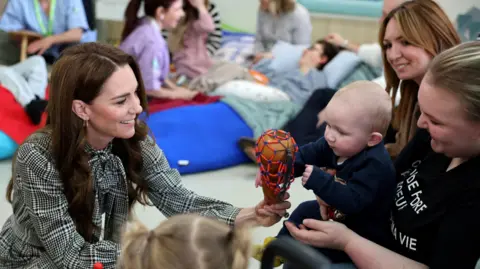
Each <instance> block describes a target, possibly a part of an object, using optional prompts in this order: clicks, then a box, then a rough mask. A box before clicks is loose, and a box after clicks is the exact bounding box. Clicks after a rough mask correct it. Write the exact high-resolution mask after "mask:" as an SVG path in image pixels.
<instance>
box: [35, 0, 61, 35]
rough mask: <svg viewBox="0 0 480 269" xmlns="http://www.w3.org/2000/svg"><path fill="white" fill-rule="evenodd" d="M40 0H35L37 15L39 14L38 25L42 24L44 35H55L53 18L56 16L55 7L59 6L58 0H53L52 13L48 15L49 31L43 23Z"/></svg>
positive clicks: (51, 4)
mask: <svg viewBox="0 0 480 269" xmlns="http://www.w3.org/2000/svg"><path fill="white" fill-rule="evenodd" d="M38 1H39V0H33V3H34V4H35V15H36V16H37V21H38V25H39V26H40V29H41V30H42V34H43V35H44V36H50V35H53V20H54V17H55V7H56V6H57V5H56V4H57V0H51V3H50V14H49V16H48V32H47V29H46V28H45V25H44V24H43V19H42V10H41V9H40V3H39V2H38Z"/></svg>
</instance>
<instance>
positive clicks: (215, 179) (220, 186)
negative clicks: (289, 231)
mask: <svg viewBox="0 0 480 269" xmlns="http://www.w3.org/2000/svg"><path fill="white" fill-rule="evenodd" d="M10 169H11V162H10V161H6V162H0V225H3V223H4V222H5V220H6V219H7V218H8V216H9V215H10V214H11V213H12V210H11V207H10V204H8V203H7V201H6V200H5V189H6V186H7V183H8V180H9V179H10V175H11V170H10ZM256 169H257V168H256V166H254V165H248V164H245V165H240V166H237V167H233V168H228V169H224V170H219V171H214V172H207V173H200V174H193V175H187V176H185V177H184V179H183V182H184V184H185V186H186V187H187V188H189V189H191V190H194V191H196V192H197V193H199V194H202V195H206V196H210V197H214V198H217V199H221V200H224V201H227V202H230V203H232V204H234V205H236V206H239V207H247V206H253V205H255V204H256V203H257V202H258V201H260V199H262V198H263V193H262V190H261V189H256V188H255V186H254V178H255V173H256ZM290 194H291V202H292V207H293V208H294V207H295V206H296V205H298V204H299V203H300V202H302V201H304V200H306V199H312V198H313V196H312V194H309V193H308V192H307V191H306V190H305V189H303V187H302V186H301V184H300V181H299V180H296V181H295V182H294V184H293V185H292V188H291V190H290ZM135 213H136V214H137V216H138V218H139V219H140V220H141V221H143V222H144V223H145V224H146V225H147V226H148V227H150V228H153V227H155V226H156V225H158V223H160V222H161V221H162V220H164V219H165V217H164V216H163V215H162V214H161V213H160V212H159V211H158V210H157V209H156V208H155V207H142V206H137V207H136V208H135ZM280 227H281V224H280V223H279V224H276V225H274V226H273V227H269V228H256V229H255V230H254V231H253V241H254V243H261V242H262V241H263V238H264V237H266V236H272V235H275V234H276V233H277V232H278V230H279V229H280ZM250 260H251V262H250V266H249V269H254V268H259V267H260V263H259V262H257V261H256V260H254V259H250Z"/></svg>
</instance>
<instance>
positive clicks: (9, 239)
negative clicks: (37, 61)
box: [0, 133, 240, 269]
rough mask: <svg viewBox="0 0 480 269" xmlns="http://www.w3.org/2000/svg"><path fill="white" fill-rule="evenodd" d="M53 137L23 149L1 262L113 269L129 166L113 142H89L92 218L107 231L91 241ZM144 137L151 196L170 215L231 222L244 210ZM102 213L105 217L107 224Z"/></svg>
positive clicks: (0, 235) (34, 139) (1, 236)
mask: <svg viewBox="0 0 480 269" xmlns="http://www.w3.org/2000/svg"><path fill="white" fill-rule="evenodd" d="M50 142H51V138H50V135H48V134H45V133H38V134H34V135H32V136H31V137H30V138H29V139H28V140H27V141H26V142H25V143H24V144H23V145H21V146H20V147H19V149H18V153H17V157H16V160H15V164H14V165H15V171H14V176H15V180H14V195H13V203H12V205H13V215H12V216H10V218H9V219H8V220H7V221H6V223H5V224H4V226H3V229H2V231H1V232H0V268H2V269H4V268H5V269H7V268H35V269H37V268H82V269H89V268H93V264H94V263H96V262H101V263H103V265H104V268H115V263H116V261H117V257H118V256H119V254H120V245H119V242H120V233H121V228H122V226H123V225H124V224H125V222H126V220H127V217H128V196H127V181H126V177H125V175H126V174H125V169H124V168H123V165H122V162H121V160H120V158H119V157H118V156H116V155H114V154H112V151H111V150H112V146H111V145H109V146H108V147H107V148H106V149H103V150H94V149H93V148H91V147H88V146H87V147H86V149H85V150H86V151H87V152H88V153H90V155H91V158H90V160H89V165H90V167H91V171H92V175H93V178H94V180H95V183H94V189H95V209H94V214H93V215H94V216H93V222H94V223H95V225H97V226H98V227H103V229H102V231H96V232H95V233H94V238H95V240H94V243H89V242H85V240H84V238H83V237H82V236H81V235H80V234H79V233H78V232H77V231H76V229H75V225H74V223H73V220H72V218H71V217H70V215H69V214H68V203H67V200H66V197H65V195H64V194H63V186H62V183H61V181H60V179H59V174H58V171H57V170H56V168H55V165H54V162H53V159H52V155H51V153H50V151H49V145H50ZM141 143H142V145H141V146H142V155H143V164H144V167H143V172H142V173H143V176H144V178H145V180H146V181H147V182H148V184H149V190H148V191H149V192H148V197H149V199H150V201H151V202H152V203H153V204H154V205H155V206H156V207H157V208H158V209H159V210H160V211H161V212H162V213H163V214H164V215H165V216H167V217H168V216H172V215H174V214H179V213H186V212H191V213H199V214H201V215H206V216H212V217H216V218H218V219H219V220H221V221H223V222H226V223H228V224H230V225H232V224H233V223H234V220H235V217H236V216H237V214H238V212H239V211H240V209H238V208H235V207H233V206H232V205H230V204H227V203H225V202H222V201H218V200H215V199H211V198H208V197H203V196H199V195H197V194H195V193H194V192H192V191H190V190H187V189H186V188H185V187H183V185H182V183H181V179H180V175H179V173H178V172H177V171H176V170H175V169H171V168H170V166H169V165H168V162H167V160H166V158H165V156H164V155H163V152H162V151H161V150H160V148H158V146H157V145H155V144H154V142H153V141H152V140H151V139H147V140H146V141H144V142H141ZM102 215H104V216H105V222H104V225H102Z"/></svg>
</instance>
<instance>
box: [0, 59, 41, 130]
mask: <svg viewBox="0 0 480 269" xmlns="http://www.w3.org/2000/svg"><path fill="white" fill-rule="evenodd" d="M47 84H48V72H47V64H46V62H45V60H44V59H43V57H41V56H32V57H30V58H28V59H27V60H25V61H23V62H20V63H18V64H15V65H12V66H0V86H1V87H3V88H5V89H7V90H8V91H10V92H11V93H12V94H13V96H14V97H15V99H16V100H17V102H18V103H19V104H20V105H21V106H22V107H23V108H24V109H25V112H26V113H27V115H28V117H29V118H30V119H31V120H32V123H33V124H35V125H38V124H39V123H40V120H41V118H42V114H43V112H44V111H45V108H46V106H47V101H46V100H45V89H46V87H47Z"/></svg>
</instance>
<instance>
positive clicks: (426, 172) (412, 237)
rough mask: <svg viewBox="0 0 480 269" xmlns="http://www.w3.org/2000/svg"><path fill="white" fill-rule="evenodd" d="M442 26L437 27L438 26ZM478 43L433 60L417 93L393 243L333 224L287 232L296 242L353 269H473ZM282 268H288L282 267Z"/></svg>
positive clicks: (479, 129)
mask: <svg viewBox="0 0 480 269" xmlns="http://www.w3.org/2000/svg"><path fill="white" fill-rule="evenodd" d="M439 27H440V25H439ZM478 74H480V42H478V41H473V42H468V43H463V44H461V45H458V46H456V47H454V48H451V49H448V50H446V51H444V52H442V53H440V54H439V55H437V56H436V57H435V59H433V62H432V63H431V65H430V68H429V70H428V72H427V74H426V75H425V76H424V78H423V80H422V82H421V85H420V89H419V91H418V104H419V107H420V111H421V115H420V118H419V119H418V121H417V126H418V127H419V128H421V129H422V130H420V131H419V132H417V133H416V135H415V136H414V137H413V138H412V140H411V141H410V143H409V144H408V145H407V146H406V147H405V149H403V151H402V153H401V154H400V156H399V157H398V159H397V161H396V163H395V168H396V170H397V193H396V196H395V199H394V203H392V206H391V213H392V217H391V231H392V235H393V236H392V239H393V240H394V244H393V245H392V246H391V247H389V249H387V248H384V247H381V246H379V245H377V244H375V243H373V242H371V241H369V240H367V239H365V238H363V237H362V236H360V235H358V234H356V233H354V232H353V231H351V230H350V229H348V228H347V227H346V226H344V225H343V224H340V223H338V222H332V221H328V222H323V221H318V220H313V219H308V220H305V221H304V223H303V224H304V225H305V226H306V227H307V228H309V230H307V229H303V228H302V229H298V228H297V227H296V226H295V225H293V224H291V223H287V224H286V226H287V228H288V230H289V231H290V233H291V234H292V235H293V237H295V238H296V239H298V240H300V241H302V242H306V243H308V244H310V245H313V246H316V247H328V248H334V249H339V250H342V251H345V253H346V254H347V255H349V256H350V258H351V259H352V261H353V262H354V263H355V265H356V267H357V268H360V269H363V268H375V269H383V268H385V269H387V268H388V269H391V268H409V269H424V268H425V269H426V268H474V267H475V264H476V263H477V260H478V258H479V257H480V248H479V247H478V242H480V230H479V229H478V227H480V216H479V214H478V212H479V211H480V196H479V195H478V194H479V193H480V180H479V178H478V174H479V173H480V76H479V75H478ZM284 268H292V267H287V266H284Z"/></svg>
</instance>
